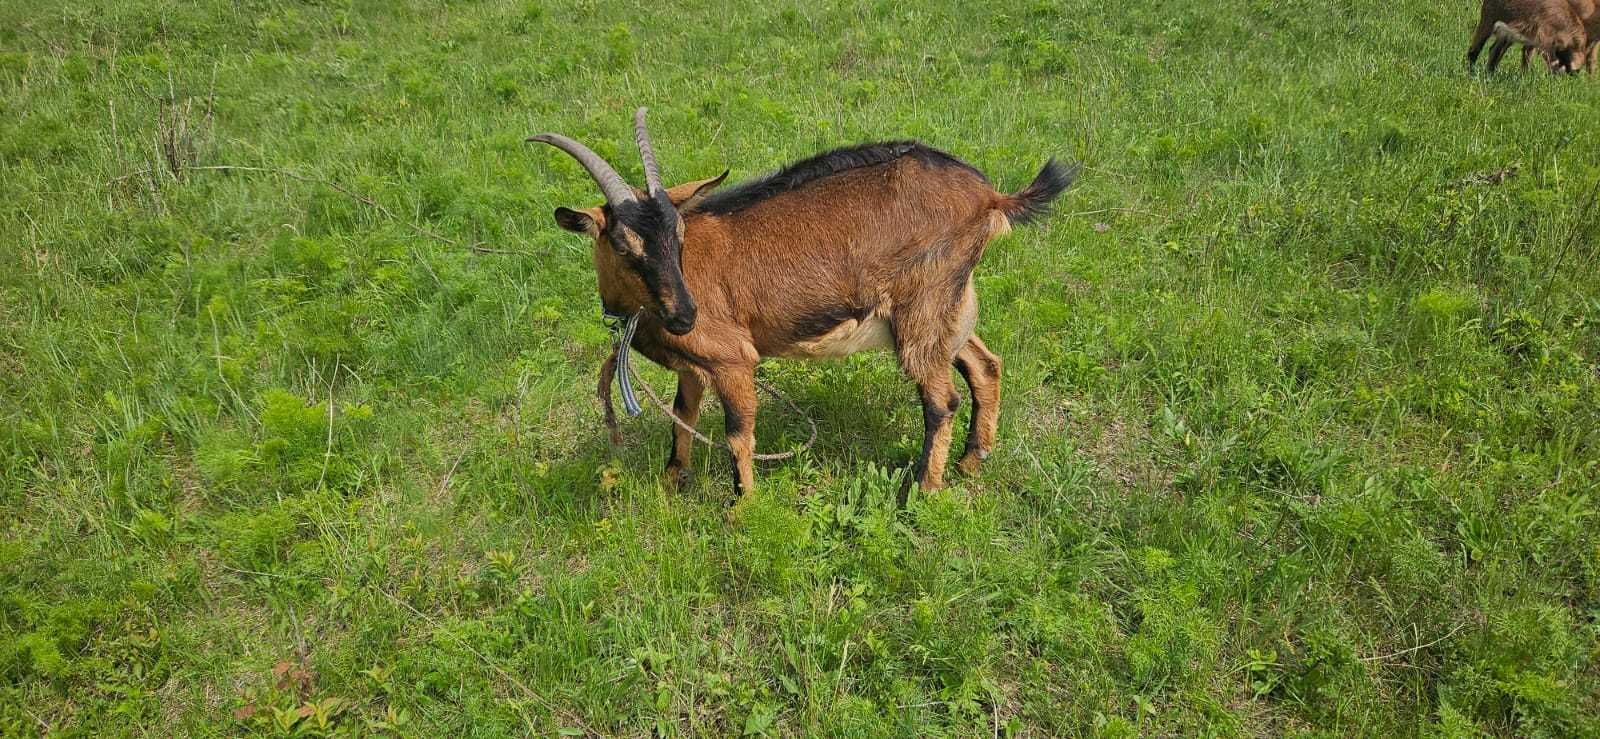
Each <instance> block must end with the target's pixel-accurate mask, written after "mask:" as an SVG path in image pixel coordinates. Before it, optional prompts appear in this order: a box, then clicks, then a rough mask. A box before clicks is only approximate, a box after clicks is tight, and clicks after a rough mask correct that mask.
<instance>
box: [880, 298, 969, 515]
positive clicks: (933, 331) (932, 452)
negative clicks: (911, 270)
mask: <svg viewBox="0 0 1600 739" xmlns="http://www.w3.org/2000/svg"><path fill="white" fill-rule="evenodd" d="M941 308H943V310H940V309H941ZM947 311H948V306H924V307H922V308H921V309H919V310H916V311H912V312H910V313H909V315H908V314H907V313H902V312H897V313H896V315H895V318H894V323H895V326H894V332H895V338H896V341H897V345H896V347H895V350H896V352H897V353H898V354H899V358H900V368H901V369H902V370H904V371H905V373H906V375H907V376H908V377H910V378H911V379H912V381H914V382H916V383H917V394H918V397H919V398H920V399H921V400H922V432H923V437H922V454H921V455H920V456H919V457H918V458H917V465H916V469H915V477H916V481H917V483H918V485H919V486H920V487H921V488H922V489H923V490H936V489H938V488H941V487H943V486H944V466H945V462H946V461H948V460H949V458H950V432H951V426H952V424H951V417H952V416H954V415H955V412H956V409H957V408H959V407H960V406H961V395H960V394H959V393H957V392H956V388H955V384H954V383H952V382H951V381H950V365H951V364H952V363H953V362H954V360H955V347H954V346H953V344H954V343H955V342H956V341H958V340H960V338H961V337H958V336H957V335H956V334H957V331H958V328H959V327H958V326H956V325H953V322H952V321H951V320H950V318H951V317H949V316H947V315H943V313H946V312H947ZM909 337H916V338H915V339H914V340H908V339H909Z"/></svg>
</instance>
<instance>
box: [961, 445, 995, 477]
mask: <svg viewBox="0 0 1600 739" xmlns="http://www.w3.org/2000/svg"><path fill="white" fill-rule="evenodd" d="M988 456H989V455H988V453H987V452H980V451H978V450H976V449H969V450H967V453H966V454H963V455H961V459H960V460H958V461H957V462H956V469H957V470H960V471H961V474H963V475H966V476H967V477H976V476H977V474H978V468H980V467H982V466H983V460H984V458H985V457H988Z"/></svg>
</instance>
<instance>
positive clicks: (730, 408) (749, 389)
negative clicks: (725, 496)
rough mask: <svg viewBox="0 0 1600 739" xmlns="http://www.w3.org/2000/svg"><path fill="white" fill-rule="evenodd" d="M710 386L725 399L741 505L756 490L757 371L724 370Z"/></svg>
mask: <svg viewBox="0 0 1600 739" xmlns="http://www.w3.org/2000/svg"><path fill="white" fill-rule="evenodd" d="M711 384H712V386H713V387H714V388H715V389H716V391H717V397H718V398H721V399H722V415H723V425H724V428H725V429H726V430H727V438H728V449H729V451H730V453H731V455H732V457H733V492H734V494H735V495H736V496H738V500H737V501H736V502H735V505H737V504H738V503H743V502H744V501H745V500H747V499H749V498H750V497H751V493H752V492H754V490H755V484H756V476H755V460H754V455H755V452H756V368H755V367H753V366H750V367H739V366H735V367H721V368H718V369H717V370H716V371H715V372H714V373H713V374H712V376H711Z"/></svg>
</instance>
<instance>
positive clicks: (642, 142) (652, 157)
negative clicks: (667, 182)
mask: <svg viewBox="0 0 1600 739" xmlns="http://www.w3.org/2000/svg"><path fill="white" fill-rule="evenodd" d="M645 110H646V108H640V109H639V111H638V112H636V113H634V114H633V141H634V143H636V144H638V145H639V158H640V159H643V160H644V186H645V190H646V191H647V192H649V193H651V194H655V192H656V191H657V190H660V189H661V165H659V164H656V152H655V149H652V148H650V133H649V132H648V131H646V130H645V128H644V112H645Z"/></svg>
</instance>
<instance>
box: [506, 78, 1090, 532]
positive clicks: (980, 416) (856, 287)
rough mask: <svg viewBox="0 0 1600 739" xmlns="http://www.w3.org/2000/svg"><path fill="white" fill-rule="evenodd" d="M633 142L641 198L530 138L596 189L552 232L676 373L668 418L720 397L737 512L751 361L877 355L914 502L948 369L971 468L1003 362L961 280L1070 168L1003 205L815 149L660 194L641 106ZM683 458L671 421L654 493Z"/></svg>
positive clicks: (948, 184)
mask: <svg viewBox="0 0 1600 739" xmlns="http://www.w3.org/2000/svg"><path fill="white" fill-rule="evenodd" d="M634 137H635V141H636V145H637V147H638V149H639V155H640V157H641V159H642V160H643V163H644V176H645V189H643V190H637V189H634V188H632V187H630V186H629V185H628V184H627V183H626V182H625V181H624V180H623V179H622V177H621V176H620V175H618V174H617V171H616V169H615V168H613V167H612V166H611V165H610V164H609V163H607V162H606V161H605V160H604V159H602V158H601V157H600V156H598V155H596V154H595V153H594V152H593V151H591V150H589V149H588V148H587V147H585V146H584V145H583V144H580V143H578V142H577V141H574V140H572V139H570V138H567V137H565V136H562V135H560V134H554V133H546V134H540V135H538V136H533V137H531V138H529V139H528V140H529V141H537V142H542V143H546V144H550V145H551V146H554V147H556V148H558V149H561V150H562V151H564V152H566V153H567V154H568V155H570V156H572V158H573V159H576V160H577V161H578V163H579V164H580V165H582V166H583V168H584V169H585V170H586V171H587V172H588V173H589V176H590V177H592V178H593V179H594V181H595V183H596V184H597V185H599V187H600V191H601V194H603V195H604V196H605V203H604V204H602V205H600V206H597V207H593V208H587V209H584V210H573V209H570V208H565V207H560V208H556V209H555V214H554V215H555V221H556V224H557V225H558V226H560V227H561V228H563V229H565V230H567V231H571V232H574V233H579V234H584V235H587V236H589V237H590V239H592V240H593V242H594V243H593V249H592V252H593V258H594V266H595V272H596V274H597V276H598V282H599V292H600V301H601V304H602V306H603V308H604V310H605V312H606V313H608V314H611V315H638V316H639V318H638V327H637V330H636V332H635V333H634V336H633V340H632V342H631V346H632V347H633V348H634V349H636V350H638V351H639V352H640V353H641V354H643V355H644V356H645V357H647V358H649V359H650V360H651V361H654V362H655V363H657V364H659V365H661V366H663V367H666V368H668V369H671V370H673V371H675V372H676V373H677V375H678V392H677V396H676V398H675V399H674V401H673V412H674V413H675V414H676V415H677V416H678V417H679V418H681V419H683V420H684V421H685V422H686V423H687V424H689V425H690V426H693V425H694V424H695V422H696V421H697V420H698V418H699V415H700V402H701V396H702V394H703V392H704V390H705V388H706V386H708V385H709V386H710V387H711V388H712V389H713V390H715V392H716V394H717V396H718V397H719V398H720V399H721V400H722V407H723V414H724V426H725V431H726V441H727V444H728V448H729V450H730V451H731V456H732V461H733V487H734V493H735V495H736V497H737V499H738V501H740V502H742V501H744V500H748V499H749V497H750V496H751V494H752V493H753V491H754V489H755V488H754V486H755V478H754V471H753V469H752V458H751V457H752V455H753V454H754V451H755V435H754V424H755V414H756V395H755V385H754V383H755V369H756V365H757V363H759V362H760V361H761V360H762V359H763V358H764V357H774V356H777V357H796V358H826V357H842V356H846V355H849V354H854V353H856V352H860V351H867V350H873V349H890V348H892V349H893V350H894V352H895V354H896V356H897V358H898V360H899V364H900V367H901V369H902V370H903V371H904V372H905V373H906V375H907V376H909V377H910V378H911V380H912V381H914V382H915V383H916V385H917V389H918V392H919V395H920V397H921V400H922V418H923V432H924V438H923V443H922V454H921V456H920V457H919V458H918V460H917V463H916V467H915V474H914V478H915V479H916V481H917V483H918V484H919V486H920V487H921V488H922V489H924V490H930V489H935V488H938V487H941V486H942V484H943V480H944V466H945V462H946V459H947V454H948V448H949V445H950V436H951V416H952V415H953V414H954V413H955V411H956V409H957V407H958V406H959V404H960V395H959V394H957V392H956V390H955V387H954V385H953V383H952V382H951V378H950V368H951V366H952V365H954V367H955V368H956V370H957V371H958V372H960V373H961V376H962V377H963V378H964V379H965V380H966V383H967V386H968V388H969V389H970V391H971V394H972V406H973V407H972V417H971V422H970V426H969V431H968V434H967V441H966V448H965V450H964V452H963V455H962V457H961V459H960V461H959V462H958V464H957V466H958V468H959V469H960V470H961V471H962V472H963V473H965V474H975V473H976V472H977V470H978V467H979V465H980V463H981V461H982V460H983V459H984V458H985V457H987V456H988V455H989V452H990V450H991V449H992V448H993V445H994V437H995V429H996V427H997V425H998V423H999V410H1000V406H999V403H1000V367H1001V363H1000V358H999V357H998V356H995V354H994V353H993V352H991V351H989V349H988V347H986V346H985V345H984V343H983V340H982V339H980V338H978V335H977V334H976V333H975V332H974V329H975V327H976V325H977V321H978V299H977V295H976V293H975V292H974V290H973V285H972V273H973V269H974V268H975V267H976V266H977V264H978V260H979V258H980V257H982V256H983V252H984V248H985V246H986V245H987V244H988V243H989V240H990V239H991V238H993V237H994V236H996V235H998V234H1003V233H1006V232H1008V231H1009V230H1010V228H1011V225H1012V224H1013V223H1016V224H1022V223H1027V222H1029V221H1031V220H1033V219H1035V218H1038V217H1039V216H1041V215H1043V214H1044V213H1046V212H1047V211H1048V209H1049V206H1050V203H1051V202H1052V201H1053V200H1054V199H1055V198H1056V197H1057V196H1058V195H1060V194H1061V193H1062V191H1064V190H1066V189H1067V188H1068V187H1069V186H1070V185H1071V184H1072V182H1073V180H1074V179H1075V178H1076V175H1077V167H1076V166H1074V167H1070V168H1066V167H1062V166H1061V165H1059V164H1057V163H1056V161H1055V160H1054V159H1051V160H1049V161H1047V162H1046V163H1045V165H1044V167H1043V168H1042V169H1040V170H1039V173H1038V175H1037V176H1036V177H1035V178H1034V179H1033V182H1032V183H1031V184H1029V185H1028V186H1027V187H1025V188H1023V189H1022V190H1021V191H1019V192H1017V193H1015V194H1011V195H1006V194H1002V193H999V192H996V191H995V190H994V188H993V187H991V186H990V184H989V181H988V179H987V178H986V177H984V176H983V174H982V173H980V172H979V171H978V170H977V169H976V168H974V167H972V166H971V165H969V164H967V163H965V162H963V161H961V160H959V159H957V158H955V157H953V156H951V155H949V154H946V153H945V152H942V151H939V150H937V149H934V148H931V147H928V146H925V145H923V144H921V143H918V142H915V141H892V142H885V143H876V144H867V145H862V146H855V147H850V148H843V149H836V150H833V151H829V152H826V153H823V154H819V155H817V156H814V157H812V158H810V159H806V160H803V161H800V162H797V163H794V164H791V165H789V166H787V167H784V168H783V169H780V170H779V171H777V172H775V173H773V174H771V175H768V176H765V177H762V178H759V179H756V180H752V181H749V182H745V183H741V184H739V185H737V186H734V187H731V188H729V189H727V190H723V191H721V192H716V193H713V192H712V191H713V189H715V188H716V187H717V186H718V185H721V184H722V182H723V180H724V179H725V178H726V177H727V176H728V173H727V172H726V171H724V172H723V173H722V174H720V175H718V176H716V177H712V178H709V179H703V180H696V181H692V182H685V183H682V184H679V185H675V186H672V187H665V186H663V185H662V180H661V171H660V168H659V166H658V164H657V162H656V157H655V153H654V151H653V150H652V148H651V144H650V138H649V135H648V132H647V130H646V127H645V109H644V108H640V109H639V110H638V112H637V113H636V114H635V116H634ZM623 351H626V349H625V348H624V349H623ZM692 445H693V437H691V436H690V435H689V433H688V432H687V431H685V430H683V429H681V428H678V426H677V425H676V424H674V425H673V427H672V439H671V450H670V454H669V457H668V461H667V468H666V471H665V478H666V481H667V483H668V484H669V485H671V486H674V487H676V486H678V485H681V484H682V483H683V482H684V481H685V480H686V479H687V475H688V469H689V461H690V452H691V450H692Z"/></svg>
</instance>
